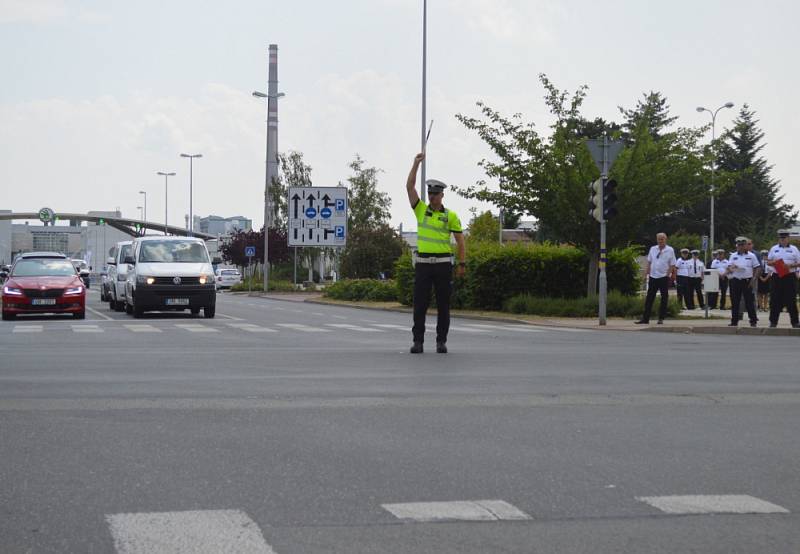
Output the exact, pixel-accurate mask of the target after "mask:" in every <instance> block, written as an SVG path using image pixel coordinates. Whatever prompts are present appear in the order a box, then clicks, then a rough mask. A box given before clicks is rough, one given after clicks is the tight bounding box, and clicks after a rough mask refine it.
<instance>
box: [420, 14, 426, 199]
mask: <svg viewBox="0 0 800 554" xmlns="http://www.w3.org/2000/svg"><path fill="white" fill-rule="evenodd" d="M427 81H428V0H423V1H422V141H421V142H422V151H423V152H425V150H426V148H425V147H426V146H427V145H426V143H427V142H428V140H427V136H426V134H425V123H426V120H425V118H426V111H425V110H426V96H427V94H426V90H427ZM426 192H427V187H426V186H425V160H422V167H421V169H420V183H419V197H420V198H421V199H422V201H423V202H425V195H426Z"/></svg>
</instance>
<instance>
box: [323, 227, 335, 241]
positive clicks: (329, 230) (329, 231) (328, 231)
mask: <svg viewBox="0 0 800 554" xmlns="http://www.w3.org/2000/svg"><path fill="white" fill-rule="evenodd" d="M335 232H336V231H334V230H333V229H325V237H324V238H325V240H328V233H335Z"/></svg>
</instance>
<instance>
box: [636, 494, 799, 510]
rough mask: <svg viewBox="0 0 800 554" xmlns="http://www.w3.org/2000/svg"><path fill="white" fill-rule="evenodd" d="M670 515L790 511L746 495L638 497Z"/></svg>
mask: <svg viewBox="0 0 800 554" xmlns="http://www.w3.org/2000/svg"><path fill="white" fill-rule="evenodd" d="M636 500H639V501H640V502H645V503H647V504H650V505H651V506H653V507H655V508H658V509H659V510H661V511H662V512H665V513H668V514H788V513H789V510H787V509H786V508H783V507H781V506H778V505H776V504H773V503H771V502H767V501H766V500H761V499H760V498H756V497H754V496H748V495H746V494H726V495H694V496H637V497H636Z"/></svg>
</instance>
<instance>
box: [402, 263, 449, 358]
mask: <svg viewBox="0 0 800 554" xmlns="http://www.w3.org/2000/svg"><path fill="white" fill-rule="evenodd" d="M431 287H433V288H434V289H435V290H436V306H437V308H438V317H437V319H436V342H437V344H438V343H445V342H447V333H448V331H449V330H450V294H451V293H452V290H453V264H451V263H450V262H445V263H436V264H425V263H417V264H416V266H415V268H414V328H413V329H412V333H413V335H414V342H420V343H421V342H424V340H425V314H426V313H427V312H428V307H429V306H430V305H431Z"/></svg>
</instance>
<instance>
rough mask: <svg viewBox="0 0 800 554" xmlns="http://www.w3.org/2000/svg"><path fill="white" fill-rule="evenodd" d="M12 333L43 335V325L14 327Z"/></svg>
mask: <svg viewBox="0 0 800 554" xmlns="http://www.w3.org/2000/svg"><path fill="white" fill-rule="evenodd" d="M11 332H12V333H41V332H42V326H41V325H14V329H13V330H12V331H11Z"/></svg>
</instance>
